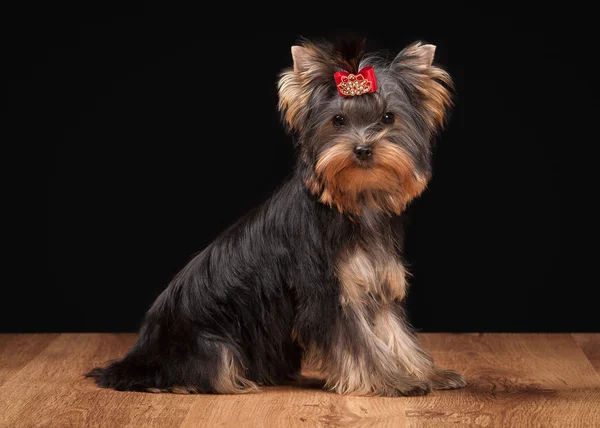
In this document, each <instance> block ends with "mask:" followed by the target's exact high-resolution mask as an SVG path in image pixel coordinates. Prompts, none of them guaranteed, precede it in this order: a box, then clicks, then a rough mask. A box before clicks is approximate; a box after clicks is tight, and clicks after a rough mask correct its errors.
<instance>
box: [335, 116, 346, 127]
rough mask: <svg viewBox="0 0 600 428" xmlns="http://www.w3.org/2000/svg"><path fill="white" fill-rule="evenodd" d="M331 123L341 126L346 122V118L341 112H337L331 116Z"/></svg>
mask: <svg viewBox="0 0 600 428" xmlns="http://www.w3.org/2000/svg"><path fill="white" fill-rule="evenodd" d="M333 124H334V125H335V126H343V125H345V124H346V118H345V117H344V116H342V115H341V114H338V115H336V116H334V117H333Z"/></svg>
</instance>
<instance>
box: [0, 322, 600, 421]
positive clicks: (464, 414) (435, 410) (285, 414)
mask: <svg viewBox="0 0 600 428" xmlns="http://www.w3.org/2000/svg"><path fill="white" fill-rule="evenodd" d="M135 337H136V336H135V335H133V334H21V335H18V334H5V335H0V427H11V428H12V427H29V426H52V427H67V426H74V427H85V426H97V427H113V426H114V427H136V428H137V427H170V428H173V427H196V426H206V427H216V426H234V427H237V428H239V427H246V426H255V427H295V426H299V427H330V426H331V427H335V426H357V427H358V426H361V427H362V426H364V427H376V426H386V427H404V426H406V427H422V426H425V427H438V426H439V427H441V426H481V427H494V426H502V427H508V426H514V427H561V428H564V427H571V426H573V427H575V426H581V427H584V426H586V427H593V426H595V427H599V426H600V334H421V335H419V340H420V341H421V343H422V344H423V345H424V346H425V347H426V348H427V349H429V350H430V351H431V352H432V353H433V356H434V359H435V361H436V363H437V364H438V365H439V366H441V367H448V368H453V369H456V370H458V371H460V372H461V373H463V374H464V375H465V376H466V378H467V381H468V382H469V385H468V386H467V387H466V388H465V389H463V390H458V391H434V392H432V393H431V394H429V395H427V396H425V397H400V398H382V397H354V396H340V395H337V394H334V393H330V392H326V391H322V390H320V389H319V388H318V387H315V386H312V387H311V386H309V385H308V386H299V385H292V386H279V387H267V388H262V390H261V392H259V393H256V394H244V395H176V394H151V393H139V392H118V391H113V390H108V389H101V388H97V387H96V386H95V385H94V384H93V383H92V381H91V380H89V379H85V378H84V377H83V373H84V372H86V371H87V370H88V369H90V368H92V367H94V366H97V365H101V364H103V363H104V362H106V361H107V360H110V359H114V358H118V357H120V356H121V355H122V354H123V353H125V352H126V351H127V350H128V348H129V347H130V346H131V345H132V344H133V342H134V341H135Z"/></svg>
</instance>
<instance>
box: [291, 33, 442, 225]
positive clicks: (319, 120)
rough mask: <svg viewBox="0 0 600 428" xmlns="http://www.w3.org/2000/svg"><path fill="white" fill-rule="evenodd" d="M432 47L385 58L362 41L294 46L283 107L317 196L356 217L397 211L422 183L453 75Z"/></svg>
mask: <svg viewBox="0 0 600 428" xmlns="http://www.w3.org/2000/svg"><path fill="white" fill-rule="evenodd" d="M434 52H435V47H434V46H432V45H427V44H421V43H414V44H412V45H410V46H408V47H406V48H405V49H404V50H402V52H400V53H399V54H398V55H397V56H396V57H395V58H394V59H393V60H392V61H384V60H383V59H381V58H379V57H378V56H376V55H364V52H363V49H362V44H361V43H352V44H346V45H341V46H334V45H331V44H314V43H311V42H303V43H302V44H299V45H297V46H293V47H292V57H293V63H294V65H293V68H290V69H288V70H285V71H284V72H283V73H282V74H281V77H280V80H279V109H280V111H281V112H282V117H283V120H284V123H285V124H286V126H287V127H288V129H289V130H290V131H291V132H293V133H294V134H295V135H296V137H297V141H298V144H299V148H300V156H301V159H300V165H301V168H302V174H303V180H304V182H305V184H306V186H307V187H308V189H309V190H310V191H311V192H312V193H313V194H315V195H316V196H317V197H318V198H319V200H320V201H321V202H323V203H325V204H328V205H330V206H332V207H335V208H337V209H338V210H339V211H341V212H344V213H349V214H353V215H359V214H360V213H361V211H362V210H363V209H365V208H367V209H375V210H380V211H383V212H385V213H388V214H400V213H401V212H402V211H403V210H404V208H405V206H406V204H407V203H408V202H410V201H411V200H412V199H413V198H415V197H416V196H418V195H419V194H420V193H421V192H422V191H423V190H424V189H425V186H426V184H427V181H428V180H429V177H430V175H431V151H432V139H433V137H434V136H435V134H436V133H437V132H438V131H439V130H440V128H441V127H442V125H443V124H444V120H445V116H446V111H447V109H448V107H449V106H450V104H451V97H450V91H449V89H450V88H451V85H452V82H451V79H450V76H449V75H448V74H447V73H446V72H445V71H443V70H442V69H440V68H438V67H436V66H434V65H433V64H432V63H433V57H434ZM336 73H337V74H336ZM334 76H335V77H334Z"/></svg>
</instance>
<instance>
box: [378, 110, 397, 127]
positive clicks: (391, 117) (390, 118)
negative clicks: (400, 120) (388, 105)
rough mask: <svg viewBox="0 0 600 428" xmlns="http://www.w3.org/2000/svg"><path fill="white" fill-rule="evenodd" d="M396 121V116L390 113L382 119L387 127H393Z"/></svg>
mask: <svg viewBox="0 0 600 428" xmlns="http://www.w3.org/2000/svg"><path fill="white" fill-rule="evenodd" d="M394 120H396V116H394V113H389V112H388V113H386V114H384V115H383V117H382V118H381V121H382V122H383V123H385V124H386V125H391V124H392V123H394Z"/></svg>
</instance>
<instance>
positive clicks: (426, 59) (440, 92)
mask: <svg viewBox="0 0 600 428" xmlns="http://www.w3.org/2000/svg"><path fill="white" fill-rule="evenodd" d="M432 48H433V47H432V46H431V45H423V44H421V43H415V44H413V45H411V46H408V47H407V48H406V49H404V50H403V51H402V52H401V53H400V55H399V56H401V57H402V58H404V59H402V61H401V64H402V65H405V66H407V67H409V71H408V72H409V73H412V75H413V78H414V80H413V82H412V83H413V86H414V87H415V89H416V90H417V91H418V92H419V93H420V94H421V101H422V111H423V113H424V116H425V118H426V120H427V125H428V127H429V129H430V130H431V131H432V132H435V131H437V130H439V129H440V128H441V127H442V126H443V124H444V120H445V117H446V111H447V110H448V108H449V107H450V106H451V105H452V96H451V92H450V89H452V88H453V83H452V78H451V77H450V75H449V74H448V73H447V72H446V71H444V70H442V69H441V68H438V67H436V66H434V65H432V60H433V52H434V51H435V48H434V49H433V51H432Z"/></svg>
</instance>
